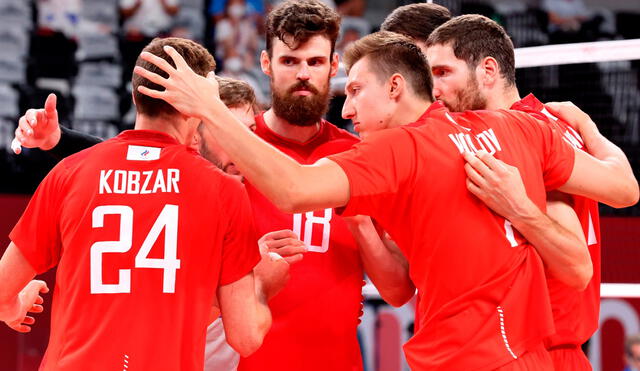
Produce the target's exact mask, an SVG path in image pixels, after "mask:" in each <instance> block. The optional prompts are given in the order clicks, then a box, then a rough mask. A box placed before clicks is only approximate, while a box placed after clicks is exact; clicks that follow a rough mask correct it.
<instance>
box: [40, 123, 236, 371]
mask: <svg viewBox="0 0 640 371" xmlns="http://www.w3.org/2000/svg"><path fill="white" fill-rule="evenodd" d="M58 167H59V168H57V169H56V170H57V171H58V172H59V173H64V174H63V175H62V176H61V177H60V178H59V179H60V181H61V182H63V184H62V187H61V189H62V190H65V192H66V194H65V195H63V196H62V197H60V199H59V200H60V202H61V207H60V210H59V233H60V237H61V240H62V250H63V251H62V254H61V259H60V261H59V265H58V271H57V282H56V292H55V295H54V306H53V314H52V317H53V318H52V331H51V338H50V343H49V348H48V350H47V353H46V355H45V361H44V363H43V368H44V369H52V370H53V369H55V370H66V369H69V370H80V369H82V370H90V369H97V370H102V369H104V370H114V369H125V370H126V369H129V370H135V369H140V370H202V367H203V354H204V339H205V329H206V325H207V320H208V315H209V311H210V308H211V304H212V302H213V298H214V295H215V290H216V287H217V286H218V283H219V279H220V276H221V263H220V262H221V261H222V259H223V257H222V254H223V247H222V242H223V239H224V237H225V236H224V234H225V232H226V229H227V227H228V226H227V224H228V223H229V220H228V218H227V217H226V216H225V213H226V212H227V210H226V209H227V208H228V207H229V205H228V203H227V202H226V201H224V200H223V198H224V197H235V196H236V194H237V190H238V189H240V188H239V187H240V185H239V184H235V183H237V182H235V181H234V180H231V179H229V178H227V177H226V176H224V175H223V174H222V173H221V172H219V171H218V170H217V169H215V168H213V166H211V164H209V163H208V162H206V161H205V160H203V159H202V158H201V157H199V156H198V155H197V154H196V153H195V152H194V151H191V150H189V149H187V147H185V146H183V145H179V144H178V143H177V142H176V141H175V140H173V139H172V138H171V137H169V136H167V135H164V134H162V133H158V132H148V131H137V130H136V131H128V132H124V133H122V134H120V135H119V136H118V137H116V138H114V139H112V140H109V141H106V142H104V143H101V144H99V145H96V146H94V147H92V148H90V149H88V150H85V151H83V152H80V153H78V154H76V155H74V156H72V157H70V158H68V159H66V160H64V161H63V162H62V163H61V164H60V165H58ZM234 182H235V183H234ZM245 273H246V272H245ZM238 278H239V277H238Z"/></svg>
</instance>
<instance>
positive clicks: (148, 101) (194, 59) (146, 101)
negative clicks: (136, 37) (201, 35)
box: [131, 37, 216, 117]
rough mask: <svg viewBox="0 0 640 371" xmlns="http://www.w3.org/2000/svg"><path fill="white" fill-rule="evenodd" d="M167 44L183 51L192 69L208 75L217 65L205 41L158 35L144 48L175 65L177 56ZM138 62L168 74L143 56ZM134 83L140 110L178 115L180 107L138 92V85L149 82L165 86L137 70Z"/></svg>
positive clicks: (164, 74) (149, 86)
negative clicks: (176, 107)
mask: <svg viewBox="0 0 640 371" xmlns="http://www.w3.org/2000/svg"><path fill="white" fill-rule="evenodd" d="M166 45H168V46H171V47H173V48H174V49H175V50H176V51H177V52H178V53H180V55H181V56H182V58H184V60H185V61H186V62H187V64H188V65H189V67H191V69H192V70H193V71H194V72H195V73H197V74H198V75H201V76H206V75H207V74H208V73H209V72H211V71H213V70H214V69H215V68H216V62H215V60H214V59H213V57H212V56H211V54H209V52H208V51H207V49H205V48H204V47H203V46H202V45H200V44H198V43H196V42H194V41H191V40H187V39H181V38H177V37H168V38H164V39H161V38H155V39H153V40H152V41H151V42H150V43H149V45H147V46H145V48H144V49H143V50H142V51H145V52H149V53H151V54H154V55H157V56H159V57H161V58H162V59H164V60H166V61H167V62H169V64H171V65H172V66H174V67H175V64H174V63H173V59H171V57H170V56H169V55H168V54H167V53H165V51H164V50H163V47H164V46H166ZM136 66H140V67H142V68H144V69H146V70H148V71H150V72H154V73H157V74H158V75H161V76H163V77H168V75H167V73H166V72H164V71H162V70H161V69H160V68H158V67H156V66H155V65H154V64H152V63H149V62H147V61H145V60H144V59H142V58H140V57H138V59H137V60H136ZM131 84H132V85H133V97H134V99H135V102H136V110H137V111H138V112H139V113H142V114H144V115H146V116H150V117H158V116H162V115H175V114H177V113H178V111H176V110H175V108H173V107H172V106H171V105H170V104H169V103H167V102H165V101H163V100H160V99H156V98H151V97H149V96H146V95H144V94H142V93H140V92H138V86H140V85H143V86H146V87H148V88H150V89H155V90H161V91H162V90H164V88H163V87H161V86H160V85H158V84H155V83H152V82H151V81H149V80H147V79H145V78H144V77H142V76H140V75H138V74H135V73H134V74H133V77H132V78H131Z"/></svg>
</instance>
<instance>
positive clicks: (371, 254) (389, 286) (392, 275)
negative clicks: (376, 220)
mask: <svg viewBox="0 0 640 371" xmlns="http://www.w3.org/2000/svg"><path fill="white" fill-rule="evenodd" d="M344 219H345V221H346V222H347V226H348V227H349V230H350V231H351V234H352V235H353V237H354V238H355V240H356V243H357V245H358V250H359V251H360V258H361V259H362V264H363V265H364V270H365V272H366V273H367V276H369V278H370V279H371V282H373V284H374V285H375V286H376V288H377V289H378V292H379V293H380V296H382V299H384V301H386V302H387V303H389V304H391V305H393V306H394V307H400V306H402V305H404V304H406V303H407V302H408V301H409V300H411V298H412V297H413V295H414V294H415V292H416V288H415V286H414V285H413V282H411V279H410V278H409V263H408V262H407V260H406V259H405V257H404V255H403V254H402V252H401V251H400V249H399V248H398V246H397V245H396V244H395V242H393V241H392V240H391V239H389V238H387V236H386V235H385V233H384V231H382V234H383V235H382V236H380V234H378V231H377V230H376V227H375V225H374V224H373V221H372V220H371V218H370V217H368V216H364V215H358V216H355V217H348V218H344Z"/></svg>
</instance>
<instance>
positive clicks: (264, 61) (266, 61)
mask: <svg viewBox="0 0 640 371" xmlns="http://www.w3.org/2000/svg"><path fill="white" fill-rule="evenodd" d="M260 68H261V69H262V72H264V73H265V75H267V76H271V58H269V53H267V51H266V50H263V51H262V52H261V53H260Z"/></svg>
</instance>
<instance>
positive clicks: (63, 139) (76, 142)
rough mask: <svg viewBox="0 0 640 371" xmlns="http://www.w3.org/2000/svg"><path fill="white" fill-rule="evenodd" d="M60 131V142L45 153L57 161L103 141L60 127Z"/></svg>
mask: <svg viewBox="0 0 640 371" xmlns="http://www.w3.org/2000/svg"><path fill="white" fill-rule="evenodd" d="M60 130H61V135H60V141H59V142H58V144H57V145H56V146H55V147H53V148H51V149H50V150H49V151H47V153H49V154H50V155H52V156H53V157H56V158H57V159H58V160H61V159H63V158H65V157H68V156H71V155H72V154H74V153H76V152H80V151H82V150H83V149H87V148H89V147H91V146H93V145H94V144H98V143H100V142H102V141H103V139H102V138H98V137H94V136H93V135H89V134H85V133H81V132H79V131H76V130H72V129H69V128H66V127H64V126H62V125H60Z"/></svg>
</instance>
